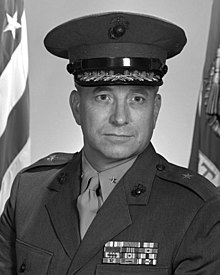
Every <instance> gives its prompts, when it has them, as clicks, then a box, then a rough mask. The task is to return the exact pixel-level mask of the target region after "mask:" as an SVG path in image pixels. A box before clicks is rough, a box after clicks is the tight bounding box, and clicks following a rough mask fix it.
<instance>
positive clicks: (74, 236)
mask: <svg viewBox="0 0 220 275" xmlns="http://www.w3.org/2000/svg"><path fill="white" fill-rule="evenodd" d="M80 177H81V154H77V155H74V157H73V159H72V160H71V161H70V162H69V163H68V164H67V165H66V166H65V167H64V168H62V169H61V170H60V172H59V173H58V174H57V175H56V177H55V178H54V180H53V181H52V182H51V184H50V186H49V187H48V188H49V189H50V190H51V191H52V192H54V195H53V196H52V199H50V200H49V201H48V203H47V204H46V209H47V211H48V214H49V216H50V220H51V223H52V226H53V228H54V230H55V232H56V234H57V236H58V238H59V240H60V242H61V244H62V246H63V248H64V250H65V251H66V253H67V255H68V256H69V258H70V259H72V257H73V255H74V253H75V252H76V249H77V248H78V246H79V244H80V235H79V230H78V228H79V225H78V212H77V207H76V200H77V197H78V195H79V193H80Z"/></svg>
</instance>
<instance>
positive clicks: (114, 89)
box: [77, 85, 159, 94]
mask: <svg viewBox="0 0 220 275" xmlns="http://www.w3.org/2000/svg"><path fill="white" fill-rule="evenodd" d="M158 88H159V87H155V86H139V85H134V86H133V85H112V86H97V87H82V86H78V85H77V90H78V91H80V92H82V93H83V94H86V93H87V94H91V93H92V94H95V93H99V92H110V93H115V94H117V93H122V92H123V93H144V94H155V93H156V92H157V91H158Z"/></svg>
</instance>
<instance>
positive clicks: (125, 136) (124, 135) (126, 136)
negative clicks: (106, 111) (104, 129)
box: [105, 133, 133, 138]
mask: <svg viewBox="0 0 220 275" xmlns="http://www.w3.org/2000/svg"><path fill="white" fill-rule="evenodd" d="M105 136H110V137H118V138H130V137H132V136H133V135H128V134H115V133H110V134H105Z"/></svg>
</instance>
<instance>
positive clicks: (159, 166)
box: [156, 164, 165, 171]
mask: <svg viewBox="0 0 220 275" xmlns="http://www.w3.org/2000/svg"><path fill="white" fill-rule="evenodd" d="M156 168H157V170H158V171H163V170H165V166H164V165H163V164H157V166H156Z"/></svg>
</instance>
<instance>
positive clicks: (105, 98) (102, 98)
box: [95, 94, 111, 102]
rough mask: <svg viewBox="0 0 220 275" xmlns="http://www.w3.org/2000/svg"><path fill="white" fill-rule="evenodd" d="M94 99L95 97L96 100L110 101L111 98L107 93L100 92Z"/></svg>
mask: <svg viewBox="0 0 220 275" xmlns="http://www.w3.org/2000/svg"><path fill="white" fill-rule="evenodd" d="M95 99H96V101H98V102H107V101H110V100H111V98H110V96H109V95H107V94H100V95H97V96H96V97H95Z"/></svg>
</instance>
